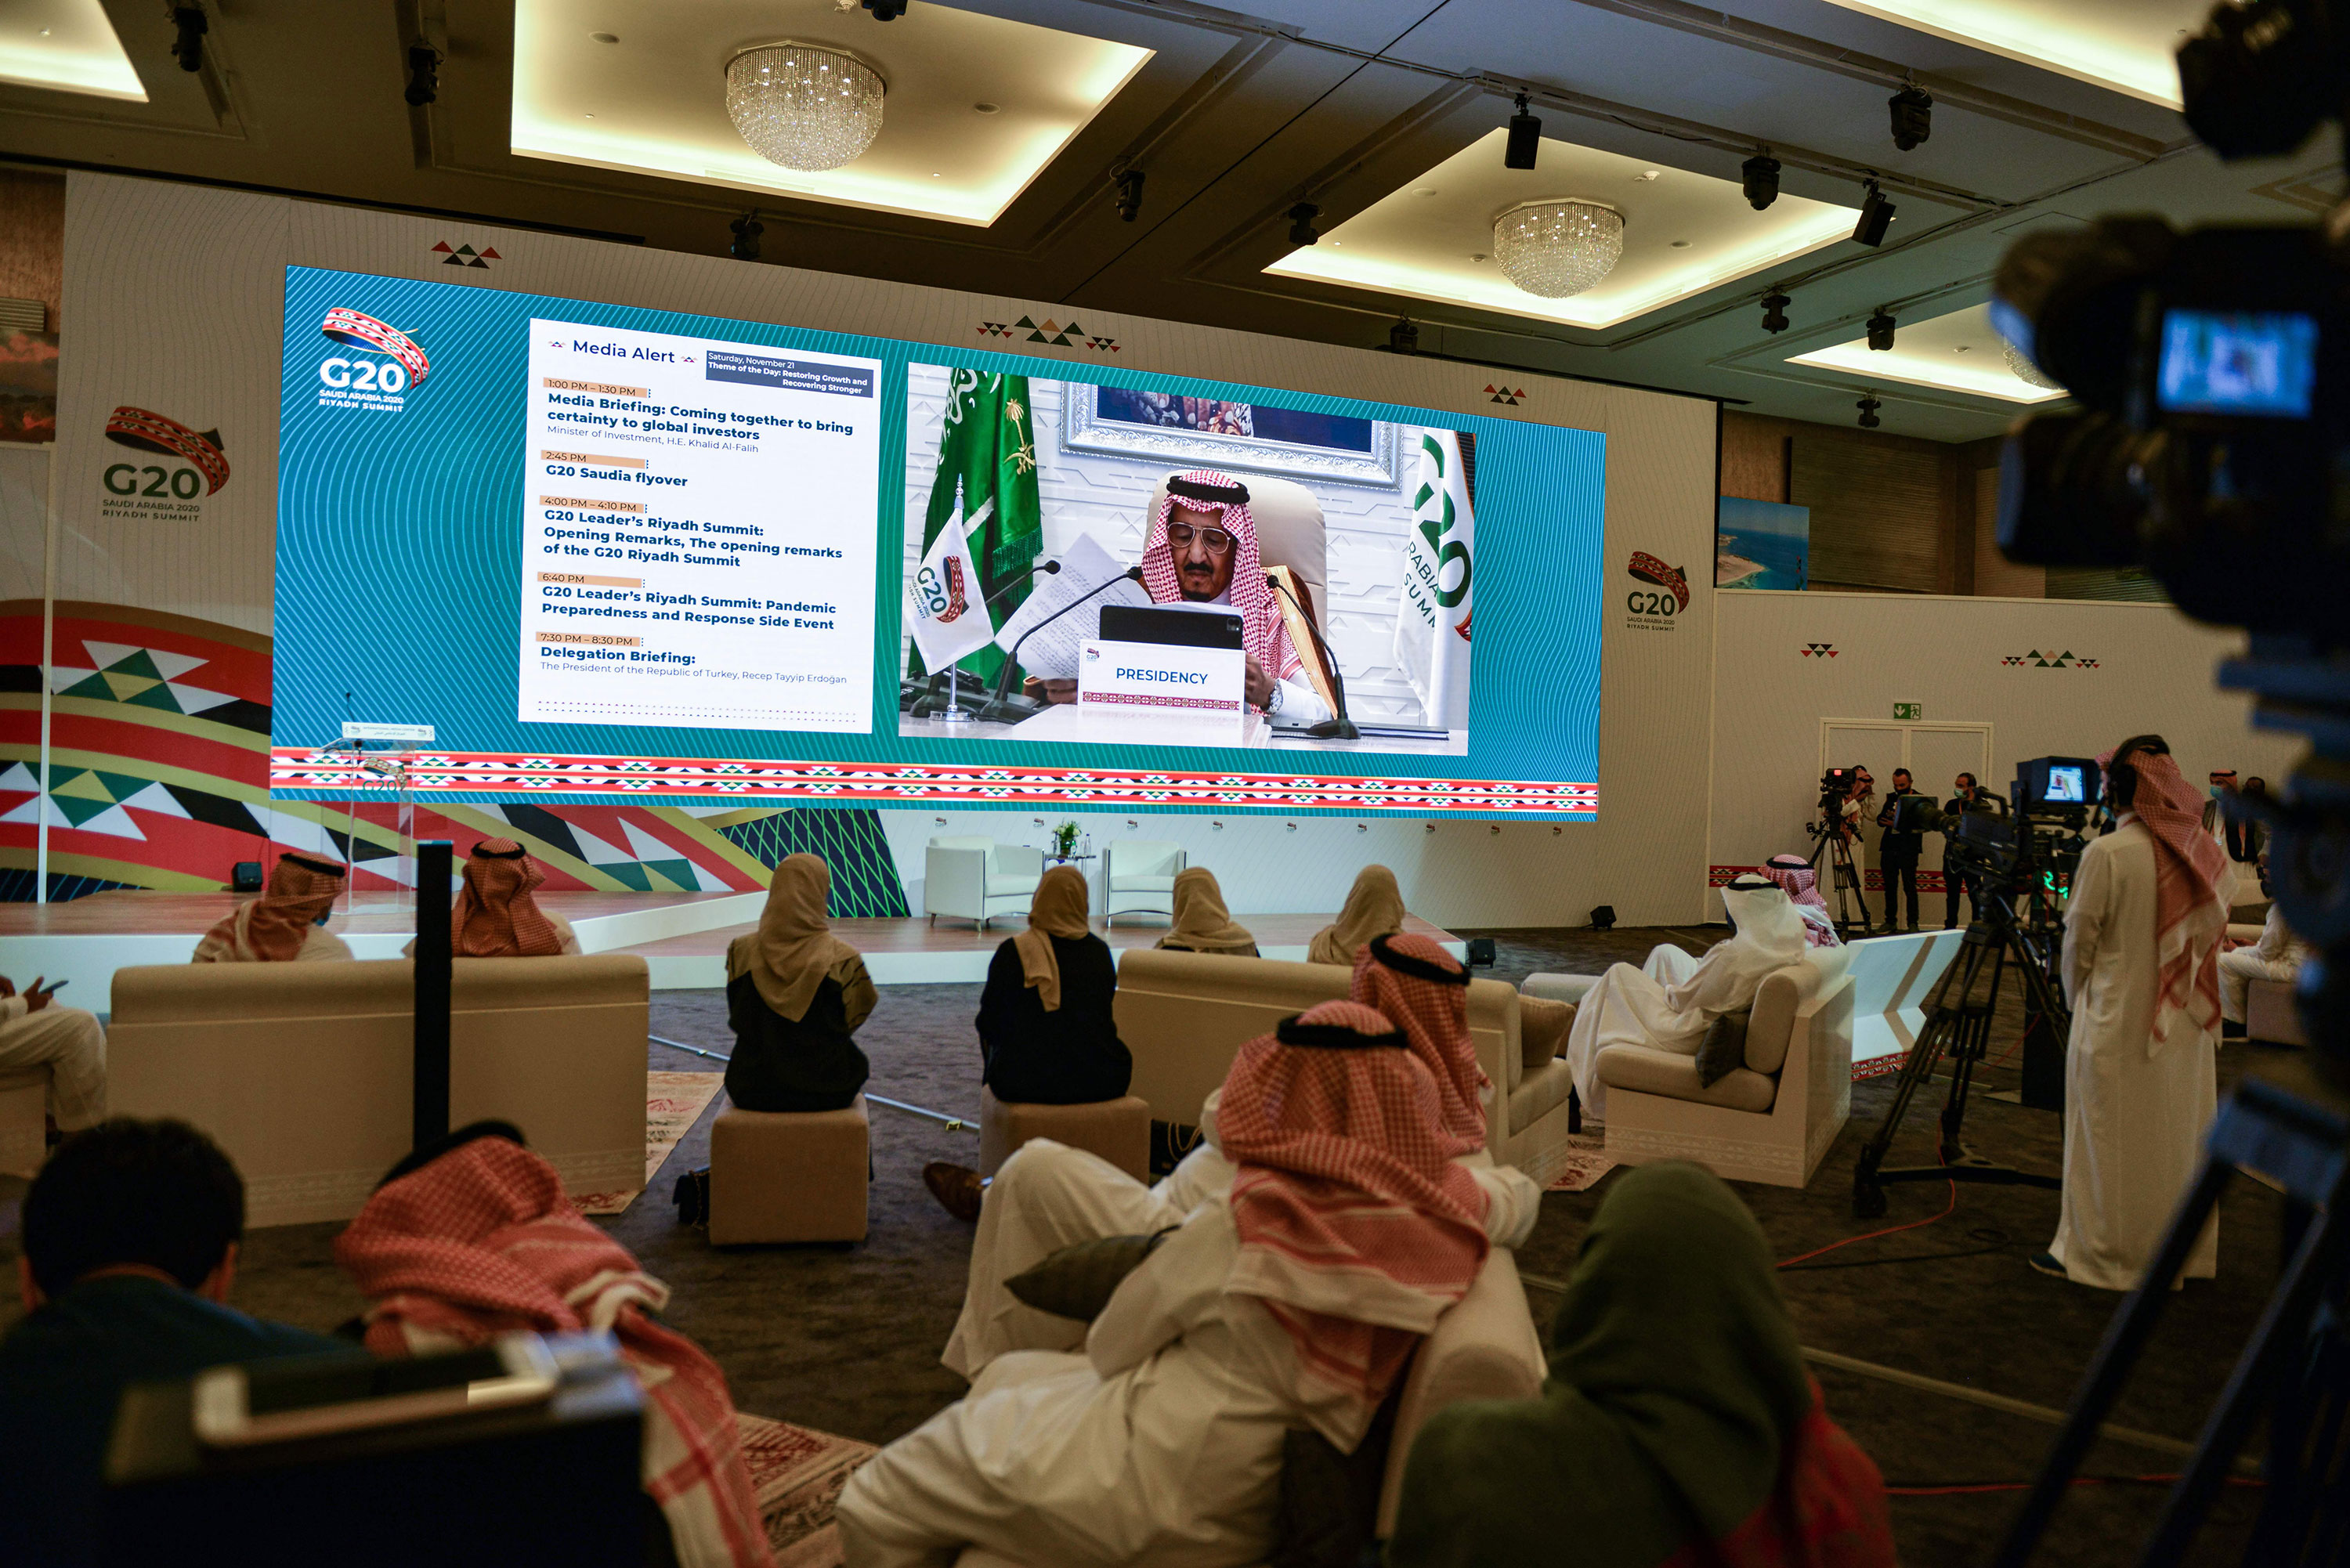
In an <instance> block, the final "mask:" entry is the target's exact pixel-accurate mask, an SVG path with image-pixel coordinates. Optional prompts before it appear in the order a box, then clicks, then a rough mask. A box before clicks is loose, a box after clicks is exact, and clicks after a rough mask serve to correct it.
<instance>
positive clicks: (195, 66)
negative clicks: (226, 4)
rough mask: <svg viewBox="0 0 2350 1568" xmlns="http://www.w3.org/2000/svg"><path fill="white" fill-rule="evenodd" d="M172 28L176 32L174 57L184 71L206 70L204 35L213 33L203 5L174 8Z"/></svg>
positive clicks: (173, 49) (173, 48)
mask: <svg viewBox="0 0 2350 1568" xmlns="http://www.w3.org/2000/svg"><path fill="white" fill-rule="evenodd" d="M212 26H213V25H212V22H211V19H210V18H208V17H207V16H205V15H204V8H203V6H201V5H174V6H172V27H173V28H174V29H176V32H175V33H174V36H172V58H174V59H176V60H178V61H179V62H180V68H181V69H182V70H183V71H200V70H203V68H204V35H205V34H206V33H209V32H211V31H212Z"/></svg>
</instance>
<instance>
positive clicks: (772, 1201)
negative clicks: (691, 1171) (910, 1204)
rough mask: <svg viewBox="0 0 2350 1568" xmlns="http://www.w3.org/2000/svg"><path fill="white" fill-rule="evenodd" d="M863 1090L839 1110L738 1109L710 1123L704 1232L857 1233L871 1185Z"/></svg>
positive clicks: (746, 1236) (739, 1237)
mask: <svg viewBox="0 0 2350 1568" xmlns="http://www.w3.org/2000/svg"><path fill="white" fill-rule="evenodd" d="M871 1158H872V1129H871V1128H870V1127H868V1125H867V1123H866V1119H865V1096H862V1095H859V1096H857V1103H856V1104H854V1105H852V1106H849V1107H848V1108H847V1110H842V1111H806V1112H775V1111H739V1110H729V1111H726V1112H723V1113H722V1114H721V1115H720V1116H719V1117H718V1119H717V1120H716V1121H715V1122H713V1123H712V1124H711V1127H710V1240H711V1243H712V1245H713V1246H720V1247H724V1246H731V1245H733V1244H734V1243H737V1242H743V1241H863V1240H865V1210H866V1197H867V1192H868V1189H869V1188H870V1187H871V1185H872V1165H871Z"/></svg>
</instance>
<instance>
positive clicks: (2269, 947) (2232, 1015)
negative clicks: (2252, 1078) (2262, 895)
mask: <svg viewBox="0 0 2350 1568" xmlns="http://www.w3.org/2000/svg"><path fill="white" fill-rule="evenodd" d="M2312 951H2313V950H2312V949H2311V947H2310V945H2309V944H2308V943H2307V942H2305V941H2303V940H2301V938H2300V937H2299V936H2297V935H2295V934H2294V932H2293V928H2292V927H2290V926H2288V925H2286V924H2285V923H2284V910H2283V909H2282V908H2280V907H2279V906H2277V905H2275V904H2271V905H2270V906H2269V913H2268V919H2266V920H2264V921H2262V924H2261V940H2259V941H2257V942H2254V943H2252V944H2251V946H2250V947H2241V948H2230V950H2228V951H2226V952H2223V953H2221V954H2220V1017H2221V1018H2223V1019H2225V1020H2226V1021H2227V1022H2228V1023H2236V1024H2241V1023H2243V1022H2244V1004H2245V1002H2246V999H2247V998H2249V997H2250V995H2251V989H2252V981H2256V980H2276V981H2283V982H2284V983H2285V984H2287V985H2291V984H2292V983H2293V981H2297V980H2299V979H2300V978H2301V966H2302V963H2303V961H2305V960H2307V959H2308V958H2310V957H2311V956H2312Z"/></svg>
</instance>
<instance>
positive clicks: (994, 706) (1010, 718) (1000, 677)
mask: <svg viewBox="0 0 2350 1568" xmlns="http://www.w3.org/2000/svg"><path fill="white" fill-rule="evenodd" d="M1140 581H1142V568H1141V567H1140V566H1128V568H1127V569H1126V570H1125V571H1123V572H1120V573H1119V574H1118V576H1114V577H1109V578H1107V579H1105V580H1103V581H1102V582H1099V583H1097V584H1095V585H1094V586H1093V587H1090V588H1087V590H1086V591H1085V592H1084V593H1082V594H1079V595H1078V596H1077V597H1076V598H1074V599H1071V600H1070V601H1069V602H1068V603H1067V604H1065V605H1063V606H1062V607H1060V608H1059V609H1056V610H1055V611H1054V612H1053V613H1052V614H1051V615H1048V616H1046V617H1045V618H1044V619H1042V620H1040V621H1038V622H1037V623H1036V624H1035V626H1032V627H1030V628H1028V629H1027V630H1026V631H1024V632H1022V633H1021V634H1020V640H1019V641H1017V642H1015V643H1014V644H1013V645H1012V652H1011V655H1010V656H1009V657H1008V658H1006V659H1004V661H1003V669H1001V670H997V671H996V672H995V694H994V695H993V697H990V698H989V699H988V700H987V705H986V706H985V707H983V708H982V709H981V710H980V711H979V717H980V721H981V722H983V723H991V724H1017V723H1019V722H1022V721H1023V720H1026V719H1033V718H1035V716H1036V715H1037V714H1038V713H1041V712H1043V711H1045V709H1046V708H1048V707H1050V706H1051V704H1050V703H1047V702H1039V701H1036V700H1035V698H1033V697H1029V696H1025V695H1023V696H1017V697H1015V696H1014V695H1013V694H1012V690H1011V688H1012V671H1013V670H1014V669H1015V668H1016V667H1017V666H1018V665H1019V663H1020V650H1021V649H1023V648H1024V647H1026V646H1027V643H1028V639H1030V638H1032V637H1034V636H1035V635H1036V634H1037V633H1038V632H1040V631H1042V630H1044V629H1045V628H1046V627H1048V626H1050V625H1052V624H1053V623H1054V622H1055V621H1056V620H1058V619H1060V618H1062V617H1063V616H1065V615H1066V614H1068V613H1069V612H1070V611H1071V610H1073V609H1075V608H1076V607H1078V606H1079V605H1081V604H1084V603H1085V602H1086V601H1087V599H1090V598H1092V597H1094V596H1095V595H1097V594H1101V593H1107V591H1108V590H1109V589H1111V588H1113V587H1117V586H1118V584H1120V583H1139V582H1140Z"/></svg>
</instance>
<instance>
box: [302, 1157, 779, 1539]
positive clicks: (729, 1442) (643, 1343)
mask: <svg viewBox="0 0 2350 1568" xmlns="http://www.w3.org/2000/svg"><path fill="white" fill-rule="evenodd" d="M512 1132H513V1129H512V1128H511V1127H500V1126H498V1125H497V1124H481V1125H477V1126H475V1127H468V1128H465V1129H463V1130H462V1131H461V1132H458V1133H454V1134H452V1135H451V1137H450V1138H449V1140H448V1142H449V1143H450V1144H452V1145H454V1146H455V1147H449V1148H447V1150H446V1152H443V1153H440V1154H439V1155H438V1156H437V1158H429V1159H428V1160H426V1161H425V1162H424V1163H423V1164H421V1165H419V1166H415V1167H414V1168H408V1167H409V1164H410V1162H405V1161H404V1162H402V1165H401V1166H400V1167H395V1168H394V1169H393V1173H392V1175H390V1177H387V1178H386V1179H385V1180H384V1183H383V1185H382V1186H380V1187H379V1188H377V1189H376V1192H375V1196H374V1197H372V1198H370V1199H368V1204H367V1207H366V1208H365V1209H362V1210H359V1218H358V1219H356V1220H352V1221H351V1223H350V1226H349V1228H348V1230H346V1231H344V1232H343V1233H342V1234H341V1235H340V1236H338V1237H337V1238H336V1239H335V1261H336V1262H338V1263H339V1264H341V1265H342V1268H343V1272H346V1273H348V1275H350V1277H351V1279H352V1282H354V1283H356V1284H357V1285H358V1286H359V1289H360V1290H361V1291H362V1292H364V1293H366V1294H367V1296H368V1297H369V1301H370V1303H372V1304H371V1305H370V1306H369V1308H368V1312H367V1318H366V1322H367V1347H368V1348H369V1350H371V1351H373V1352H374V1353H375V1354H376V1355H379V1356H384V1357H400V1356H408V1355H431V1354H432V1353H435V1352H439V1351H449V1350H456V1349H460V1348H463V1347H466V1346H472V1345H484V1344H486V1343H487V1342H488V1341H489V1340H490V1339H491V1338H492V1337H494V1335H497V1334H506V1333H512V1332H515V1331H520V1330H528V1331H531V1332H535V1333H539V1334H577V1333H580V1332H582V1331H583V1330H590V1329H596V1330H605V1331H608V1332H609V1333H610V1334H613V1335H614V1336H615V1338H617V1339H618V1341H619V1353H620V1358H621V1359H622V1360H623V1361H625V1362H627V1363H628V1364H629V1367H630V1368H631V1369H632V1370H633V1371H634V1372H635V1373H636V1374H637V1378H638V1381H639V1383H640V1384H641V1385H642V1386H643V1393H644V1434H643V1461H642V1470H641V1475H642V1478H643V1484H644V1489H645V1491H646V1493H647V1494H648V1495H649V1496H650V1498H651V1499H652V1500H653V1501H655V1502H656V1503H658V1504H659V1505H660V1511H661V1517H662V1518H663V1520H665V1521H667V1523H668V1525H669V1532H670V1539H671V1543H672V1545H673V1546H674V1548H675V1551H676V1553H677V1560H678V1562H679V1563H682V1564H684V1565H685V1568H768V1564H769V1563H771V1561H772V1559H771V1557H770V1556H769V1553H768V1551H767V1532H766V1529H765V1527H764V1524H763V1523H762V1522H761V1521H760V1518H759V1509H758V1504H757V1502H756V1501H754V1497H753V1494H752V1490H751V1476H750V1471H749V1469H748V1468H747V1467H746V1466H745V1464H744V1463H743V1451H742V1448H741V1441H740V1438H739V1437H738V1435H737V1432H736V1428H735V1423H734V1401H733V1397H732V1396H731V1395H729V1394H728V1393H727V1390H726V1377H725V1375H724V1374H723V1373H722V1372H720V1371H719V1369H718V1366H717V1363H715V1362H713V1361H712V1360H711V1359H710V1357H709V1355H706V1354H705V1353H704V1352H703V1351H702V1348H701V1347H700V1346H699V1345H695V1344H694V1343H693V1342H692V1341H691V1340H690V1339H687V1338H686V1337H685V1336H684V1335H682V1334H678V1333H676V1332H674V1331H673V1330H671V1329H669V1328H665V1327H663V1326H662V1325H661V1324H660V1322H659V1321H658V1320H657V1319H656V1318H655V1317H654V1316H653V1315H652V1314H656V1313H658V1312H660V1309H661V1307H662V1306H663V1305H664V1304H665V1303H667V1302H668V1300H669V1287H668V1286H666V1285H664V1284H662V1283H661V1282H660V1281H659V1280H656V1279H654V1278H652V1277H651V1276H650V1275H649V1274H647V1273H645V1272H644V1271H643V1270H642V1268H641V1267H639V1264H638V1262H637V1260H636V1259H635V1258H634V1257H633V1256H631V1255H630V1254H629V1251H628V1250H627V1249H626V1248H624V1247H622V1246H621V1245H620V1244H619V1242H618V1241H613V1240H612V1239H611V1238H610V1237H609V1236H607V1235H606V1234H604V1232H603V1231H599V1230H598V1229H597V1228H596V1227H595V1226H594V1225H592V1224H590V1223H589V1222H588V1221H587V1220H584V1219H582V1218H580V1215H579V1211H578V1210H577V1209H574V1208H573V1207H572V1206H571V1200H570V1199H567V1198H566V1197H565V1196H564V1195H563V1180H562V1179H561V1178H560V1177H559V1176H557V1175H556V1170H555V1168H554V1167H553V1166H551V1165H549V1164H547V1162H546V1160H544V1159H542V1158H539V1157H538V1156H537V1155H536V1154H533V1153H532V1152H531V1151H530V1150H528V1149H526V1148H524V1147H521V1146H520V1145H519V1144H517V1143H515V1142H514V1141H512V1140H511V1136H510V1135H511V1134H512ZM484 1134H486V1135H488V1136H482V1135H484Z"/></svg>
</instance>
